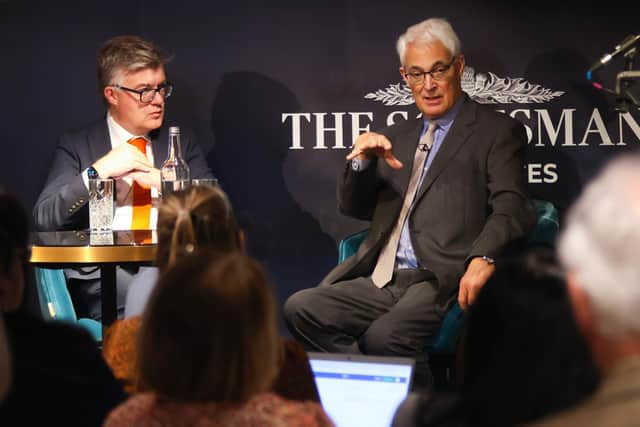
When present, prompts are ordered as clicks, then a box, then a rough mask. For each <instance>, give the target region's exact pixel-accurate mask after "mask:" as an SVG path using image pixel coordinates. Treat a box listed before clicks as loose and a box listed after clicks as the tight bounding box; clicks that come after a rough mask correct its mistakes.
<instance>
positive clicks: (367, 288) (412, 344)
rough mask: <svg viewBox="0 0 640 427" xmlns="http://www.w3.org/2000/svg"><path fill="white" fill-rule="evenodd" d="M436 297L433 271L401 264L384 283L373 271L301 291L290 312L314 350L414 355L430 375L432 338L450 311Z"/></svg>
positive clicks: (293, 328) (294, 327)
mask: <svg viewBox="0 0 640 427" xmlns="http://www.w3.org/2000/svg"><path fill="white" fill-rule="evenodd" d="M436 297H437V282H436V278H435V276H434V275H433V273H431V272H429V271H428V270H412V269H406V270H396V272H395V273H394V276H393V279H392V281H391V282H390V283H389V284H388V285H387V286H385V287H384V288H382V289H379V288H377V287H376V286H375V285H374V284H373V282H372V281H371V278H370V277H357V278H354V279H351V280H345V281H342V282H338V283H335V284H332V285H321V286H318V287H316V288H310V289H304V290H302V291H299V292H296V293H295V294H293V295H292V296H291V297H289V299H288V300H287V301H286V302H285V305H284V317H285V321H286V323H287V327H288V328H289V331H290V332H291V334H292V335H293V336H294V337H295V338H296V339H297V340H298V341H300V342H301V343H302V344H303V345H304V346H305V348H306V349H307V350H308V351H322V352H329V353H351V354H359V353H362V354H371V355H381V356H385V355H386V356H403V357H413V358H415V359H416V368H417V371H416V373H417V374H420V375H427V376H428V377H430V374H425V372H424V370H425V369H426V370H427V371H428V366H427V355H426V352H425V347H426V342H427V339H428V338H429V337H431V336H433V335H434V334H435V333H436V332H437V331H438V328H439V327H440V324H441V322H442V319H443V318H444V315H445V307H441V306H438V305H437V304H436ZM423 380H424V379H423Z"/></svg>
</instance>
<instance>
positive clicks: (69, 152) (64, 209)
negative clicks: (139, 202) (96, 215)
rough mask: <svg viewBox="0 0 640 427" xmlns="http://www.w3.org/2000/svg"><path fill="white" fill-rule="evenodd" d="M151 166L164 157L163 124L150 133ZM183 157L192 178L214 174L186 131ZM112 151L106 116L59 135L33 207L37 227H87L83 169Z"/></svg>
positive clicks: (159, 162) (165, 146)
mask: <svg viewBox="0 0 640 427" xmlns="http://www.w3.org/2000/svg"><path fill="white" fill-rule="evenodd" d="M150 137H151V141H152V144H151V147H152V149H153V161H154V166H155V167H156V168H159V167H160V166H161V165H162V162H163V161H164V160H165V159H166V158H167V153H168V145H169V133H168V130H167V128H166V127H162V128H160V129H157V130H155V131H153V132H152V133H151V134H150ZM180 142H181V145H182V157H183V158H184V160H185V161H186V162H187V164H188V165H189V168H190V169H191V177H192V178H212V177H213V175H212V173H211V170H210V169H209V166H207V162H206V160H205V158H204V155H203V153H202V150H201V149H200V146H199V145H198V144H196V143H195V141H194V140H193V138H191V136H190V135H189V134H188V133H183V134H182V135H181V138H180ZM109 151H111V139H110V138H109V128H108V126H107V120H106V118H103V119H100V120H98V121H96V122H94V123H92V124H91V125H89V126H87V127H85V128H83V129H80V130H76V131H72V132H68V133H65V134H64V135H62V136H61V137H60V141H59V142H58V146H57V147H56V151H55V153H54V156H53V163H52V165H51V169H50V171H49V176H48V177H47V182H46V184H45V187H44V189H43V190H42V192H41V193H40V196H39V197H38V200H37V201H36V204H35V206H34V208H33V216H34V220H35V225H36V228H37V229H39V230H43V231H55V230H78V229H84V228H87V227H88V226H89V204H88V199H89V192H88V191H87V188H86V187H85V185H84V182H83V181H82V175H81V173H82V171H84V170H85V169H86V168H88V167H89V166H91V164H93V163H94V162H95V161H96V160H98V159H99V158H101V157H102V156H104V155H105V154H107V153H108V152H109Z"/></svg>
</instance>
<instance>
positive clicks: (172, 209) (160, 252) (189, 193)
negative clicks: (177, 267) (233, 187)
mask: <svg viewBox="0 0 640 427" xmlns="http://www.w3.org/2000/svg"><path fill="white" fill-rule="evenodd" d="M157 233H158V246H157V250H156V259H155V264H156V265H157V266H158V268H159V269H160V270H161V271H164V270H165V269H166V268H168V267H170V266H171V265H172V264H174V263H175V262H176V261H177V260H178V259H179V258H180V257H182V256H184V255H186V254H189V253H191V252H193V251H196V250H199V249H209V250H214V251H218V252H223V253H224V252H230V251H237V250H240V249H241V248H242V238H241V232H240V229H239V227H238V224H237V222H236V219H235V217H234V215H233V210H232V208H231V203H230V202H229V199H228V197H227V195H226V194H225V193H224V192H223V191H222V190H221V189H220V188H219V187H209V186H191V187H189V188H188V189H186V190H184V191H180V192H177V193H174V194H172V195H170V196H169V197H167V198H166V199H165V200H163V201H162V203H161V205H160V207H159V208H158V227H157Z"/></svg>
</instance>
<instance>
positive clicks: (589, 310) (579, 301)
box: [567, 271, 596, 339]
mask: <svg viewBox="0 0 640 427" xmlns="http://www.w3.org/2000/svg"><path fill="white" fill-rule="evenodd" d="M567 293H568V295H569V300H570V301H571V307H572V308H573V317H574V318H575V319H576V323H577V324H578V328H579V329H580V331H581V332H582V334H583V335H584V336H585V337H586V338H587V339H589V338H591V337H592V336H593V334H594V333H595V332H596V331H595V317H594V313H593V306H592V304H591V300H590V299H589V295H587V293H586V292H585V290H584V289H582V287H581V286H580V284H579V278H578V276H577V274H576V273H575V272H574V271H570V272H569V273H568V274H567Z"/></svg>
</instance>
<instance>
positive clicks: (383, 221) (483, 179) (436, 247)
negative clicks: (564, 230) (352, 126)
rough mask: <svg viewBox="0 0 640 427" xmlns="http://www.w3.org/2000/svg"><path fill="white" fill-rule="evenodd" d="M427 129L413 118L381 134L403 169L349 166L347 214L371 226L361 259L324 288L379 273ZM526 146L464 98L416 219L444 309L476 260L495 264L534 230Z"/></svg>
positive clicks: (342, 195) (342, 199) (514, 131)
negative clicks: (480, 258)
mask: <svg viewBox="0 0 640 427" xmlns="http://www.w3.org/2000/svg"><path fill="white" fill-rule="evenodd" d="M422 126H423V120H422V119H411V120H406V121H403V122H400V123H397V124H395V125H393V126H391V127H388V128H386V129H384V130H382V131H381V132H380V133H382V134H384V135H386V136H387V137H388V138H389V140H390V141H391V143H392V144H393V152H394V154H395V155H396V157H397V158H398V159H399V160H400V161H401V162H402V163H403V165H404V167H403V168H402V169H400V170H394V169H392V168H390V167H389V166H388V165H387V164H386V163H385V162H384V161H382V160H377V159H375V160H373V162H374V164H372V165H370V166H369V167H368V168H366V169H365V170H364V171H361V172H354V171H353V170H352V169H351V167H350V166H349V165H347V166H346V168H345V171H344V175H343V178H342V180H341V181H340V182H339V183H338V202H339V207H340V210H341V212H342V213H344V214H345V215H349V216H353V217H356V218H359V219H363V220H370V221H371V226H370V231H369V234H368V236H367V238H366V240H365V241H364V242H363V244H362V245H361V246H360V248H359V250H358V252H357V253H356V255H355V256H354V257H351V258H349V259H348V260H346V261H345V262H343V263H342V264H339V265H338V266H337V267H336V268H334V269H333V270H332V271H331V272H330V273H329V275H328V276H327V277H326V278H325V279H324V281H323V284H331V283H335V282H338V281H341V280H345V279H349V278H353V277H358V276H364V275H369V274H371V272H372V271H373V268H374V266H375V262H376V260H377V258H378V254H379V252H380V249H381V248H382V245H383V244H384V243H385V242H386V240H387V238H388V237H389V234H390V233H391V230H392V228H393V225H394V224H395V222H396V220H397V218H398V215H399V214H400V208H401V206H402V202H403V198H404V194H405V192H406V188H407V185H408V182H409V177H410V174H411V165H412V163H413V157H414V154H415V150H416V147H417V145H418V140H419V137H420V132H421V130H422ZM525 146H526V137H525V131H524V127H523V126H522V125H521V124H520V123H519V122H517V121H516V120H514V119H512V118H510V117H509V116H507V115H504V114H500V113H497V112H495V111H493V110H492V109H490V108H487V107H485V106H481V105H480V104H478V103H476V102H474V101H472V100H470V99H469V98H468V97H466V95H465V100H464V102H463V104H462V107H461V108H460V111H459V112H458V115H457V117H456V118H455V120H454V123H453V125H452V126H451V128H450V129H449V132H448V133H447V136H446V138H445V139H444V141H443V143H442V146H441V147H440V149H439V151H438V152H437V154H436V157H435V159H434V160H433V163H432V164H431V166H430V168H429V171H428V172H427V175H426V176H425V177H424V180H423V182H422V185H421V187H420V188H419V189H418V192H417V193H416V199H415V201H414V209H413V211H412V213H411V216H410V218H409V230H410V233H411V242H412V244H413V248H414V250H415V253H416V256H417V259H418V262H419V265H420V266H421V268H426V269H428V270H430V271H431V272H432V273H434V274H435V277H436V278H437V284H436V285H437V286H438V302H439V303H440V304H443V303H445V302H446V301H447V300H449V299H450V298H451V297H452V296H453V295H454V294H455V292H456V291H457V287H458V283H459V280H460V278H461V277H462V274H463V273H464V270H465V268H466V263H467V262H468V260H469V259H470V258H471V257H473V256H482V255H486V256H489V257H493V258H495V257H497V256H499V255H500V254H501V252H503V250H504V249H505V248H506V247H507V246H508V245H509V244H510V243H511V242H514V241H516V240H517V239H519V238H521V237H523V236H525V234H526V233H527V232H528V231H529V230H530V229H531V228H532V227H533V225H534V222H535V212H534V210H533V206H532V205H531V202H530V201H529V199H528V197H527V194H526V191H525V182H524V164H523V153H524V149H525Z"/></svg>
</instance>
